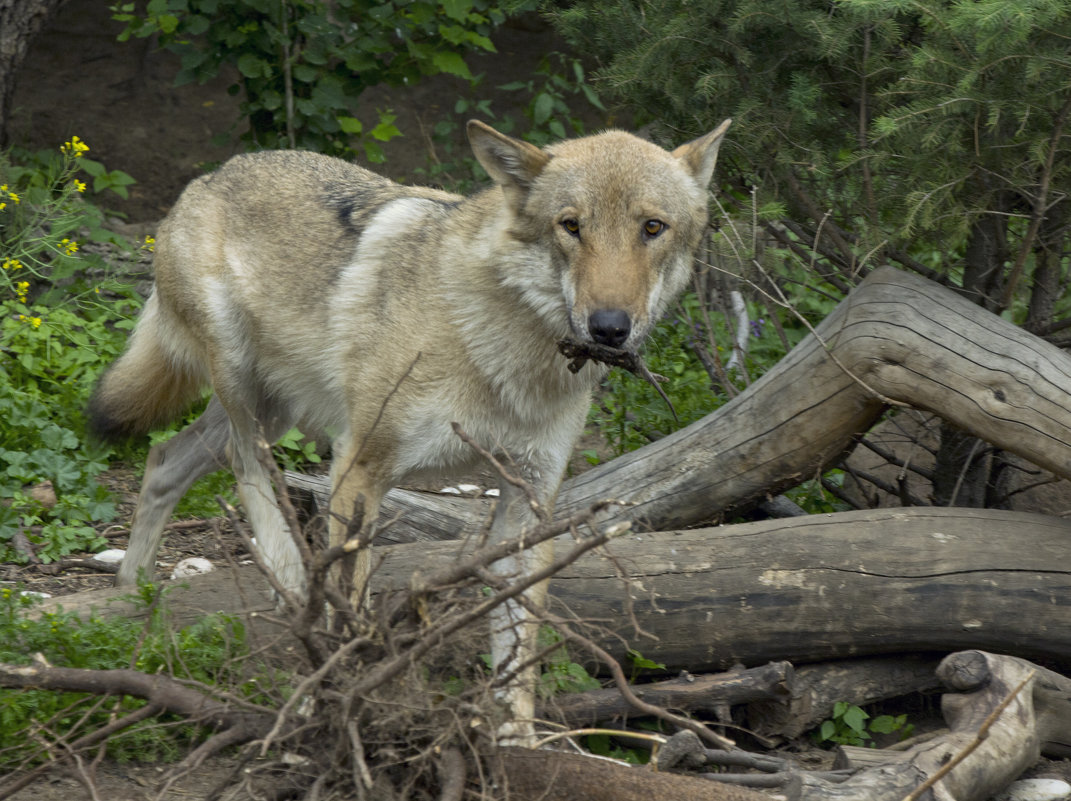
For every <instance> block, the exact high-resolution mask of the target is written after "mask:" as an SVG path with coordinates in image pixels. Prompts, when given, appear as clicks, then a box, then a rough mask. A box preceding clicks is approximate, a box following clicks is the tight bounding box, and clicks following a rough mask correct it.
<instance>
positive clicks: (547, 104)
mask: <svg viewBox="0 0 1071 801" xmlns="http://www.w3.org/2000/svg"><path fill="white" fill-rule="evenodd" d="M553 111H554V97H553V96H552V95H549V94H547V93H546V92H540V93H539V94H538V95H536V98H535V102H534V103H533V104H532V122H534V123H535V124H536V125H537V126H538V125H543V124H544V123H546V121H547V120H549V119H550V115H551V114H552V113H553Z"/></svg>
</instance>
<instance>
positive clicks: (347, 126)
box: [336, 117, 364, 134]
mask: <svg viewBox="0 0 1071 801" xmlns="http://www.w3.org/2000/svg"><path fill="white" fill-rule="evenodd" d="M336 119H337V120H338V127H339V128H341V129H342V132H343V133H348V134H359V133H361V131H363V130H364V126H363V125H362V124H361V121H360V120H359V119H357V118H356V117H337V118H336Z"/></svg>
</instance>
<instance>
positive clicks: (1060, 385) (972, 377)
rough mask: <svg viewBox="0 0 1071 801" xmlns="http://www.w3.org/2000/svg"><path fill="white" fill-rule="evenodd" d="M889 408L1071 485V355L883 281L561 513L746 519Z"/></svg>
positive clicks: (475, 513)
mask: <svg viewBox="0 0 1071 801" xmlns="http://www.w3.org/2000/svg"><path fill="white" fill-rule="evenodd" d="M887 401H892V402H896V403H902V404H907V405H909V406H914V407H917V408H920V409H927V410H931V411H933V412H936V413H937V414H939V415H941V416H942V417H944V418H945V419H946V420H949V421H950V422H952V423H954V424H956V425H958V426H960V427H961V428H964V429H966V430H968V431H970V432H971V433H973V434H975V435H977V436H979V437H981V438H983V439H985V440H988V441H989V442H991V443H993V444H994V445H997V446H999V447H1001V448H1004V449H1006V450H1009V451H1012V452H1014V453H1017V454H1019V455H1020V456H1023V457H1024V458H1026V459H1028V460H1030V461H1031V462H1033V463H1035V464H1037V465H1040V466H1042V467H1044V468H1046V469H1048V470H1051V471H1053V472H1054V473H1057V474H1059V475H1062V476H1069V477H1071V356H1068V355H1067V354H1065V353H1064V352H1063V351H1061V350H1059V349H1058V348H1055V347H1053V346H1052V345H1049V344H1048V343H1046V342H1044V341H1043V340H1041V339H1038V338H1037V337H1035V336H1033V335H1031V334H1028V333H1026V332H1025V331H1023V330H1022V329H1020V328H1017V327H1016V326H1014V325H1012V324H1011V323H1008V322H1007V321H1005V320H1003V319H1001V318H1000V317H998V316H997V315H994V314H992V313H990V312H987V311H985V310H984V309H982V308H981V307H979V306H975V305H973V304H972V303H970V302H968V301H967V300H965V299H964V298H962V297H960V296H959V295H958V294H956V293H955V292H953V291H951V290H949V289H946V288H944V287H941V286H939V285H937V284H935V283H933V282H930V281H927V280H926V279H924V278H919V277H918V276H915V275H911V274H908V273H904V272H899V271H897V270H895V269H893V268H882V269H879V270H875V271H874V272H873V273H871V274H870V275H869V276H868V277H867V278H866V279H865V280H864V281H863V282H862V283H860V284H859V286H858V287H856V289H855V290H853V291H852V293H851V294H850V295H849V296H848V298H847V299H846V300H844V301H843V302H842V303H841V304H840V305H839V306H837V308H836V309H835V310H834V311H833V313H832V314H830V315H829V317H827V318H826V319H825V320H824V321H823V322H822V324H821V325H819V326H818V328H817V329H816V334H815V335H811V336H808V337H807V338H805V339H804V340H803V341H802V342H801V343H800V344H799V345H798V346H796V348H794V349H793V350H792V351H791V352H790V353H789V354H788V355H786V356H785V358H784V359H782V360H781V362H779V363H778V364H777V365H776V366H775V367H774V368H773V369H771V370H770V371H769V372H768V373H766V375H764V376H763V377H762V378H761V379H760V380H758V381H756V382H755V383H753V384H752V385H751V386H750V387H749V388H748V389H747V390H746V391H745V392H743V393H741V394H740V395H739V396H737V397H736V398H735V399H733V400H732V401H731V402H730V403H728V404H726V405H725V406H723V407H721V408H720V409H718V410H717V411H715V412H712V413H711V414H709V415H707V416H706V417H704V418H703V419H702V420H699V421H697V422H695V423H693V424H692V425H690V426H688V427H687V428H684V429H682V430H680V431H677V432H676V433H674V434H671V435H669V436H667V437H665V438H664V439H661V440H659V441H657V442H654V443H652V444H650V445H648V446H646V447H644V448H641V449H639V450H637V451H633V452H632V453H629V454H626V455H624V456H621V457H619V458H617V459H614V460H613V461H611V462H608V463H606V464H603V465H600V466H598V467H596V468H594V469H592V470H590V471H588V472H586V473H583V474H582V475H580V476H577V477H575V478H572V479H570V480H568V481H566V482H565V484H564V485H563V487H562V490H561V493H560V495H559V499H558V511H559V513H560V514H569V513H572V512H575V511H577V510H578V509H582V508H584V507H586V506H587V505H588V504H589V503H591V502H592V501H594V500H597V499H601V498H617V499H619V500H626V501H629V502H631V504H632V506H630V507H628V508H625V509H621V510H620V511H618V512H617V513H616V517H617V518H618V519H631V520H633V521H634V522H635V524H636V525H637V527H642V528H645V529H647V530H659V529H669V528H677V527H681V526H686V525H691V524H693V523H696V522H698V521H701V520H705V519H709V518H710V517H711V516H712V515H714V514H716V513H718V512H719V511H723V512H731V511H732V510H735V509H740V508H741V507H746V506H748V505H749V504H752V503H754V502H756V501H757V500H760V499H762V498H763V497H765V496H766V495H767V494H776V493H777V492H780V491H781V490H784V489H786V488H788V487H791V486H794V485H796V484H798V483H799V482H800V481H802V480H805V479H807V478H811V477H814V476H815V475H817V474H819V473H820V472H821V471H822V470H823V468H825V467H827V466H829V465H830V464H831V463H832V462H834V461H835V460H836V459H837V458H838V457H839V456H840V455H841V454H842V453H844V452H845V451H846V450H848V449H849V448H850V447H851V446H852V443H853V441H854V439H855V438H856V437H857V436H858V435H859V434H860V433H862V432H865V431H866V430H868V429H869V428H870V427H871V426H872V425H873V424H874V422H875V421H876V420H877V419H878V417H879V416H880V415H881V414H882V412H883V411H884V410H885V409H886V408H887ZM295 481H299V482H301V483H302V484H304V485H306V486H310V481H309V479H307V478H305V479H295ZM315 483H316V482H315V480H314V481H313V482H312V484H313V485H315ZM319 488H320V489H321V490H322V489H323V486H322V485H319ZM383 515H384V517H383V519H392V520H395V522H394V524H393V526H392V528H391V530H390V532H389V533H388V539H390V540H392V541H406V540H413V539H442V538H449V537H455V536H458V535H459V534H461V533H462V532H463V531H464V530H465V529H466V526H468V527H470V528H471V527H474V526H475V525H476V522H475V521H480V520H483V519H484V515H485V505H484V504H483V503H481V502H478V501H464V500H458V499H454V498H449V499H447V498H441V497H436V496H433V495H421V494H415V493H405V492H400V491H394V492H392V493H390V494H389V495H388V499H387V503H385V504H384V512H383ZM398 518H400V519H398ZM410 520H411V521H412V522H411V523H410V522H409V521H410Z"/></svg>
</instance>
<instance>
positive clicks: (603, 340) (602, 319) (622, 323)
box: [588, 309, 632, 348]
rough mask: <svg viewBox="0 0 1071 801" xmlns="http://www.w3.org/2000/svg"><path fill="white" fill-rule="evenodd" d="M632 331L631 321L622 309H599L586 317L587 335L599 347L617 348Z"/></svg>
mask: <svg viewBox="0 0 1071 801" xmlns="http://www.w3.org/2000/svg"><path fill="white" fill-rule="evenodd" d="M631 331H632V320H631V319H629V316H628V312H626V311H624V310H622V309H599V310H598V311H595V312H592V313H591V316H590V317H588V333H589V334H591V338H592V339H593V340H595V342H597V343H598V344H600V345H608V346H609V347H611V348H619V347H621V345H623V344H624V342H625V340H626V339H628V335H629V333H630V332H631Z"/></svg>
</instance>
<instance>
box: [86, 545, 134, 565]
mask: <svg viewBox="0 0 1071 801" xmlns="http://www.w3.org/2000/svg"><path fill="white" fill-rule="evenodd" d="M124 556H126V551H124V550H123V549H122V548H109V549H108V550H106V551H101V552H100V553H95V554H93V558H94V559H96V560H97V561H98V562H107V563H108V564H111V565H115V564H119V562H122V561H123V557H124Z"/></svg>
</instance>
